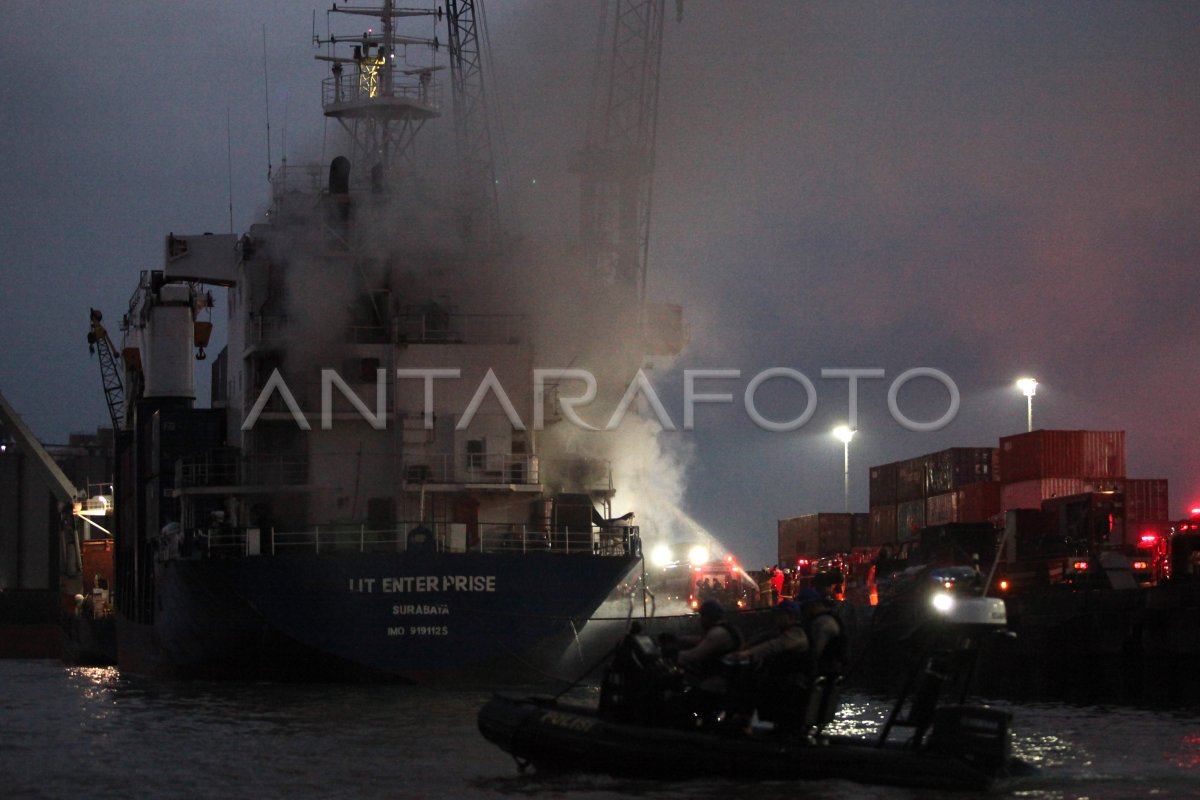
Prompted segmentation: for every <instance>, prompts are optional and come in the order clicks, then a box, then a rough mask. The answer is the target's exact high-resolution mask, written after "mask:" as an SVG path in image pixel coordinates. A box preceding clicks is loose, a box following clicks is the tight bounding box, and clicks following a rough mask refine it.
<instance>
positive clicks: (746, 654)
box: [726, 600, 810, 731]
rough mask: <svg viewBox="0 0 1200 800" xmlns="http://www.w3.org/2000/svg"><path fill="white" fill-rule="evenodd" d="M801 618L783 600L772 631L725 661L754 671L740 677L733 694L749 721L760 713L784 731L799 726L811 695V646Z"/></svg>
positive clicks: (776, 610)
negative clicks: (744, 664)
mask: <svg viewBox="0 0 1200 800" xmlns="http://www.w3.org/2000/svg"><path fill="white" fill-rule="evenodd" d="M801 616H802V612H801V610H800V606H799V605H797V604H796V603H795V602H793V601H791V600H784V601H783V602H782V603H779V604H778V605H776V606H775V608H774V609H773V610H772V613H771V625H772V629H771V630H769V631H766V632H764V633H763V634H761V635H759V636H758V637H755V639H754V640H752V641H751V643H750V644H749V645H748V646H746V647H743V648H741V649H740V650H738V651H736V652H734V653H732V654H730V655H729V656H728V657H727V659H726V660H727V662H730V663H734V664H740V663H746V664H747V665H748V666H750V667H752V668H753V669H752V670H747V671H745V672H743V673H740V674H739V675H738V676H737V679H736V680H735V689H734V692H733V693H734V694H735V695H737V697H738V700H739V701H740V703H739V704H733V705H740V708H739V710H740V711H741V712H742V713H743V714H745V716H746V717H747V719H748V718H749V716H750V714H751V713H753V711H755V710H757V711H758V717H759V719H762V720H766V721H769V722H773V723H775V727H776V729H777V730H781V731H782V730H790V729H796V728H798V727H799V726H800V724H801V720H802V719H803V706H804V701H805V699H806V698H807V696H808V675H809V664H810V659H809V643H808V635H807V634H806V633H805V632H804V627H803V626H802V625H801Z"/></svg>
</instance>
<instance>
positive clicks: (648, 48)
mask: <svg viewBox="0 0 1200 800" xmlns="http://www.w3.org/2000/svg"><path fill="white" fill-rule="evenodd" d="M613 5H614V6H615V13H613V12H610V11H609V10H608V7H607V3H606V4H605V6H606V7H605V13H604V14H603V16H602V18H601V23H600V37H599V42H600V50H599V52H598V53H597V65H596V82H595V85H594V86H593V90H592V103H591V108H590V110H589V114H588V126H587V136H586V139H585V143H584V147H583V150H582V151H581V152H580V153H579V156H578V159H577V160H576V162H575V168H574V171H575V172H576V173H578V174H579V176H580V229H581V238H582V244H583V249H584V257H585V258H586V259H587V261H588V264H589V266H590V267H591V268H592V269H594V270H595V271H596V272H598V273H599V274H601V275H602V276H604V277H605V278H606V279H608V280H609V281H610V282H611V283H613V284H614V285H615V286H617V287H621V288H624V289H625V290H627V291H628V292H629V293H630V294H629V300H630V302H631V304H632V303H636V307H637V308H638V309H639V310H640V309H642V308H643V306H644V305H645V299H646V259H647V255H648V253H649V249H650V204H651V198H652V194H653V184H654V149H655V140H656V137H657V129H658V93H659V78H660V75H661V68H662V42H663V16H664V14H665V5H666V0H616V2H615V3H613ZM675 16H676V21H680V20H682V17H683V2H682V0H676V3H675ZM610 24H611V26H612V27H611V30H610V29H609V25H610ZM639 313H640V311H639Z"/></svg>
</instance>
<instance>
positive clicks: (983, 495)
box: [955, 481, 1003, 522]
mask: <svg viewBox="0 0 1200 800" xmlns="http://www.w3.org/2000/svg"><path fill="white" fill-rule="evenodd" d="M1002 488H1003V486H1002V484H1000V483H998V482H996V481H983V482H981V483H972V484H968V485H967V486H964V487H962V488H961V489H959V490H957V491H956V492H955V494H956V495H957V496H958V500H957V511H958V522H986V521H988V520H990V519H992V518H993V517H995V516H996V515H997V514H999V513H1000V511H1001V508H1000V490H1001V489H1002Z"/></svg>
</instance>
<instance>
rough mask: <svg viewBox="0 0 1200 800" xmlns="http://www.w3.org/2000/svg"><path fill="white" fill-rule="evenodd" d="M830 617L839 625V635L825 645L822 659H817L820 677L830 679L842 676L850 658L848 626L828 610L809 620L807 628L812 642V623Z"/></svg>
mask: <svg viewBox="0 0 1200 800" xmlns="http://www.w3.org/2000/svg"><path fill="white" fill-rule="evenodd" d="M825 616H828V617H830V618H831V619H832V620H833V621H834V622H836V623H837V635H836V636H834V637H833V638H832V639H830V640H829V641H828V642H826V643H825V649H824V650H822V651H821V655H820V657H819V658H818V659H817V663H816V669H817V674H818V675H825V676H828V677H836V676H838V675H841V674H842V673H843V672H844V671H845V669H846V664H847V662H848V661H849V658H850V639H849V637H847V636H846V625H845V623H843V622H842V620H841V618H840V617H839V616H838V615H837V614H835V613H834V612H833V611H832V610H830V609H826V610H825V611H822V612H820V613H818V614H816V615H814V616H813V617H812V618H811V619H809V621H808V624H807V625H806V626H805V627H806V629H807V630H806V632H808V633H809V640H810V642H811V641H812V639H813V637H812V634H811V632H810V631H811V626H812V623H813V622H815V621H816V620H818V619H820V618H821V617H825Z"/></svg>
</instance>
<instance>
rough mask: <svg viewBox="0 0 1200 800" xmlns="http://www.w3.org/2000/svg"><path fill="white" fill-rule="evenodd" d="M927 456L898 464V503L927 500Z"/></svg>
mask: <svg viewBox="0 0 1200 800" xmlns="http://www.w3.org/2000/svg"><path fill="white" fill-rule="evenodd" d="M926 458H927V457H926V456H917V457H916V458H909V459H906V460H904V461H897V462H896V502H897V503H905V502H908V501H911V500H923V499H924V498H925V463H926Z"/></svg>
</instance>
